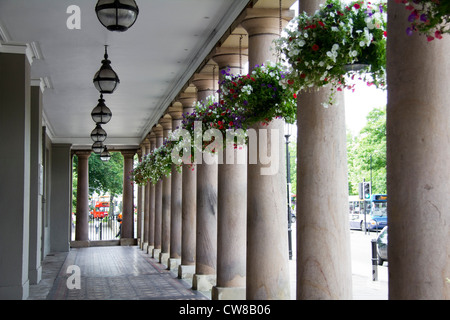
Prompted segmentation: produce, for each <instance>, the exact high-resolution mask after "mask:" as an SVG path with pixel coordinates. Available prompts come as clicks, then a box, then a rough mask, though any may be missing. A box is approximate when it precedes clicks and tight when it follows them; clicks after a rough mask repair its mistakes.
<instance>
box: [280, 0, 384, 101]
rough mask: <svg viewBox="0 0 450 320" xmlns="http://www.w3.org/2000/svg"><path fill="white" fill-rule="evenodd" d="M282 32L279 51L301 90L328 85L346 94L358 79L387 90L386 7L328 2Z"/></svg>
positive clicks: (371, 3) (375, 4)
mask: <svg viewBox="0 0 450 320" xmlns="http://www.w3.org/2000/svg"><path fill="white" fill-rule="evenodd" d="M284 31H285V33H284V35H283V36H281V37H280V38H279V39H277V40H275V48H276V50H278V51H279V52H280V55H281V57H282V60H283V61H284V62H286V63H288V64H289V65H290V66H291V68H292V72H291V73H290V76H292V77H295V78H297V79H298V81H299V86H300V90H309V89H310V88H312V87H316V88H318V87H322V86H325V85H328V84H331V86H332V89H333V90H342V89H343V88H345V87H346V86H347V87H350V86H351V85H350V84H348V82H349V80H350V79H352V78H353V79H354V78H355V77H358V78H360V79H362V80H364V81H366V82H367V83H368V84H370V85H372V84H374V85H376V86H377V87H378V88H384V87H385V83H386V80H385V79H386V4H385V3H374V2H367V1H353V2H351V3H349V4H344V3H342V2H341V1H338V0H328V1H326V3H325V4H323V5H321V7H320V9H319V10H317V11H316V12H315V14H314V15H311V16H310V15H307V14H306V13H305V12H303V13H301V14H299V15H298V16H297V17H296V18H294V19H293V21H292V23H291V24H290V25H289V26H288V27H287V28H286V29H285V30H284ZM354 64H356V65H358V67H357V68H356V67H351V65H354ZM346 76H347V77H346ZM333 92H334V91H333ZM329 102H330V103H332V102H333V95H332V96H331V97H330V101H329Z"/></svg>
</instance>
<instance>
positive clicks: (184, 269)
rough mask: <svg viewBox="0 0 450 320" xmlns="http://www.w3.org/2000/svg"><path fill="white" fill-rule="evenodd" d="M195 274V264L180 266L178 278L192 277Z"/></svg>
mask: <svg viewBox="0 0 450 320" xmlns="http://www.w3.org/2000/svg"><path fill="white" fill-rule="evenodd" d="M194 274H195V265H182V264H180V265H179V266H178V279H192V278H193V277H194Z"/></svg>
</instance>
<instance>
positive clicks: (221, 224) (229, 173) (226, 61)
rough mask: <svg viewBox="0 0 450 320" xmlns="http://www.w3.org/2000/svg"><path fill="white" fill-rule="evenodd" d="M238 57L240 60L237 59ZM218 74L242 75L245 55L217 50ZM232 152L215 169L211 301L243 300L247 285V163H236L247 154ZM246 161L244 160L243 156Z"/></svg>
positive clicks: (223, 49) (215, 59) (226, 49)
mask: <svg viewBox="0 0 450 320" xmlns="http://www.w3.org/2000/svg"><path fill="white" fill-rule="evenodd" d="M240 55H241V56H240ZM213 59H214V61H216V62H217V63H218V65H219V74H221V72H220V71H222V70H226V69H230V71H229V72H230V73H232V74H238V73H241V70H240V65H241V59H242V60H244V62H245V60H247V55H246V54H243V53H242V51H241V52H240V50H239V48H217V49H216V52H215V55H214V57H213ZM228 150H232V152H233V160H234V162H233V163H232V164H231V163H227V161H226V159H227V150H226V149H225V150H224V153H223V163H221V164H219V165H218V185H217V194H218V199H217V212H218V213H217V214H218V216H217V279H216V286H214V287H213V288H212V292H211V297H212V299H213V300H229V299H231V300H244V299H245V281H246V277H245V274H246V252H247V250H246V244H247V238H246V235H247V163H246V162H244V163H238V161H237V160H238V154H239V153H240V152H244V155H245V153H246V152H247V151H246V150H247V148H246V147H245V148H244V149H242V150H239V149H236V150H235V149H234V148H231V149H228ZM244 158H246V156H244Z"/></svg>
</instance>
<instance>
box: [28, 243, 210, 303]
mask: <svg viewBox="0 0 450 320" xmlns="http://www.w3.org/2000/svg"><path fill="white" fill-rule="evenodd" d="M47 258H48V259H47ZM47 258H46V259H45V261H44V264H43V270H44V271H43V279H42V281H41V283H40V284H39V285H34V286H30V297H29V300H43V299H47V300H208V298H207V297H206V296H205V295H203V294H202V293H201V292H199V291H194V290H191V288H190V286H189V284H188V283H186V282H185V281H184V280H180V279H178V278H177V277H176V276H175V275H174V274H173V273H172V272H170V271H169V270H166V269H165V266H163V265H161V264H159V263H157V262H156V261H155V260H154V259H152V258H151V257H150V256H149V255H148V254H145V253H144V252H143V251H142V250H140V249H139V248H138V247H136V246H132V247H120V246H116V247H91V248H78V249H71V251H70V252H69V253H65V254H64V253H59V254H54V255H50V256H48V257H47ZM72 265H76V266H78V267H79V268H80V272H81V277H80V289H72V290H69V289H68V287H67V280H68V278H69V276H70V275H71V274H69V273H67V269H68V267H69V266H72ZM52 279H53V280H52Z"/></svg>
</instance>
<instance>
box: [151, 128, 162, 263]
mask: <svg viewBox="0 0 450 320" xmlns="http://www.w3.org/2000/svg"><path fill="white" fill-rule="evenodd" d="M154 130H155V135H156V148H159V147H161V146H162V144H163V128H162V126H161V125H160V124H159V123H158V124H157V125H156V126H155V129H154ZM162 188H163V182H162V179H161V180H159V181H158V182H157V183H156V184H155V246H154V248H153V253H152V257H153V258H155V259H158V260H159V254H160V252H161V231H162Z"/></svg>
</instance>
